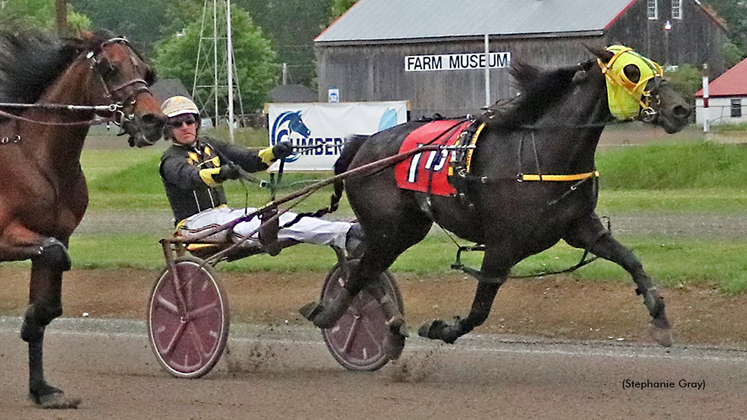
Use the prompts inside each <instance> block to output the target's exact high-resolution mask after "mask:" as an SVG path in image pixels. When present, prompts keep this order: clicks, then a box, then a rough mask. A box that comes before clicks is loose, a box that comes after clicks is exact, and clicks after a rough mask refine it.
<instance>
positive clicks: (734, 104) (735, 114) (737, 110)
mask: <svg viewBox="0 0 747 420" xmlns="http://www.w3.org/2000/svg"><path fill="white" fill-rule="evenodd" d="M741 116H742V100H741V99H732V100H731V117H732V118H739V117H741Z"/></svg>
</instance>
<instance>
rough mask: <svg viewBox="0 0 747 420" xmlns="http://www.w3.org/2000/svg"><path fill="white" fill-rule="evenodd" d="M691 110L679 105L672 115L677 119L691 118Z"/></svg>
mask: <svg viewBox="0 0 747 420" xmlns="http://www.w3.org/2000/svg"><path fill="white" fill-rule="evenodd" d="M690 112H692V111H691V110H690V107H689V106H683V105H677V106H675V107H674V108H673V109H672V113H673V114H674V116H675V117H677V118H687V117H689V116H690Z"/></svg>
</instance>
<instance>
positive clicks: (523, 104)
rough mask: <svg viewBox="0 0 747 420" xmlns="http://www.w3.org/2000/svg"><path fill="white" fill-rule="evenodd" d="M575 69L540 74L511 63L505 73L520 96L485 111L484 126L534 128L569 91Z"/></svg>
mask: <svg viewBox="0 0 747 420" xmlns="http://www.w3.org/2000/svg"><path fill="white" fill-rule="evenodd" d="M579 69H580V68H579V66H570V67H561V68H557V69H554V70H541V69H540V68H538V67H536V66H533V65H530V64H527V63H523V62H514V63H513V64H512V66H511V69H510V70H509V71H510V73H511V75H512V76H513V77H514V80H515V81H516V87H517V88H518V90H519V92H520V94H519V96H517V97H515V98H511V99H504V100H501V101H498V102H496V103H495V104H493V105H491V106H490V107H488V110H487V111H486V116H487V117H490V118H486V122H488V123H489V124H490V125H496V126H502V127H518V126H522V125H531V124H534V123H535V122H536V121H537V119H539V118H540V117H541V116H542V115H544V114H545V112H547V110H548V109H550V107H552V106H553V105H554V104H555V103H556V102H557V101H558V100H560V98H562V97H563V96H565V95H566V93H568V91H569V90H570V89H572V88H573V86H574V81H573V76H574V75H575V74H576V72H577V71H578V70H579Z"/></svg>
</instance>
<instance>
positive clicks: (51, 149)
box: [0, 32, 166, 408]
mask: <svg viewBox="0 0 747 420" xmlns="http://www.w3.org/2000/svg"><path fill="white" fill-rule="evenodd" d="M154 77H155V75H154V73H153V71H152V69H151V68H150V67H149V66H148V65H147V64H146V63H145V62H143V60H142V59H141V57H140V56H139V55H138V54H137V53H136V52H135V51H134V50H133V49H132V47H131V46H130V44H129V43H128V42H127V41H126V40H125V39H124V38H119V37H114V36H112V35H111V34H109V33H104V32H100V33H96V34H87V35H84V36H82V37H80V38H74V39H60V38H58V37H55V36H52V35H48V34H42V33H32V32H5V33H2V34H0V103H2V104H3V105H0V173H1V174H2V175H0V178H2V181H0V261H16V260H29V259H30V260H31V261H32V263H31V282H30V286H29V307H28V310H27V311H26V315H25V318H24V322H23V327H22V328H21V338H22V339H23V340H24V341H26V342H28V345H29V395H30V397H31V399H32V400H33V401H34V402H35V403H36V404H37V405H39V406H41V407H45V408H75V407H76V406H77V405H78V403H79V400H77V399H70V398H67V397H65V395H64V394H63V392H62V391H61V390H59V389H57V388H55V387H53V386H51V385H49V384H48V383H47V382H46V380H45V378H44V369H43V364H42V361H43V357H42V347H43V342H44V331H45V328H46V326H47V325H48V324H49V323H50V322H51V321H52V320H53V319H54V318H56V317H58V316H60V315H61V314H62V301H61V289H62V273H63V272H64V271H66V270H69V269H70V258H69V256H68V253H67V245H68V240H69V238H70V235H71V234H72V233H73V231H74V230H75V228H76V227H77V226H78V224H79V223H80V221H81V219H82V218H83V213H84V212H85V210H86V206H87V205H88V189H87V187H86V179H85V176H84V175H83V171H82V170H81V166H80V154H81V150H82V148H83V141H84V139H85V138H86V134H87V133H88V129H89V127H90V125H91V123H93V121H94V119H95V118H96V116H97V115H98V116H100V117H101V118H104V119H109V120H110V121H113V122H114V123H116V124H119V125H121V126H122V129H123V131H124V132H125V133H127V134H129V136H130V143H131V145H134V146H144V145H148V144H153V143H154V142H155V141H157V140H158V139H159V138H160V137H161V133H162V129H163V126H164V123H165V120H166V118H165V116H164V115H163V113H162V112H161V109H160V106H159V104H158V103H157V101H156V100H155V98H154V97H153V95H152V94H151V92H150V91H149V90H148V86H149V84H150V83H151V82H152V81H153V80H154ZM31 104H33V105H32V106H27V105H31Z"/></svg>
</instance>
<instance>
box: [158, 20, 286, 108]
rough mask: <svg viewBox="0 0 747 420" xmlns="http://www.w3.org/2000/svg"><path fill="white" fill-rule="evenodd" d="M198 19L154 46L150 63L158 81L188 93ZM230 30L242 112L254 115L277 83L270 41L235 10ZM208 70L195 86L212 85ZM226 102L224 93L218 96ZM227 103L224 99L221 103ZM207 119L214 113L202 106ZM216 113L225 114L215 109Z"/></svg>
mask: <svg viewBox="0 0 747 420" xmlns="http://www.w3.org/2000/svg"><path fill="white" fill-rule="evenodd" d="M201 26H202V23H201V21H200V20H199V19H197V21H195V20H194V17H193V20H192V23H190V24H189V25H187V26H186V27H185V28H184V29H183V32H179V33H175V34H173V35H171V36H169V37H168V38H166V39H165V40H164V41H162V42H161V43H159V44H158V46H157V47H156V51H155V56H154V58H153V62H154V64H155V67H156V69H157V71H158V73H159V75H160V77H162V78H167V77H171V78H177V79H179V80H181V82H182V83H183V84H184V86H187V87H188V88H189V89H191V87H192V85H193V82H194V77H195V64H196V62H197V54H198V48H199V44H200V29H201ZM231 26H232V29H233V31H232V35H233V36H232V41H233V49H234V56H235V58H236V63H235V64H236V73H237V75H236V76H237V78H238V81H239V83H240V87H241V100H242V103H243V106H244V111H246V112H255V111H258V110H260V109H262V107H263V106H264V103H265V102H266V101H267V93H268V91H269V90H270V89H271V88H272V87H274V86H275V84H276V83H277V71H276V70H277V67H278V65H277V61H276V54H275V52H274V51H273V49H272V47H271V44H270V41H269V40H267V39H266V38H265V37H264V36H263V35H262V32H261V30H260V29H259V28H257V27H256V26H255V25H254V23H253V22H252V19H251V17H250V16H249V14H248V13H247V12H246V11H244V10H242V9H241V8H239V7H236V6H234V7H232V9H231ZM212 84H213V73H212V69H207V68H206V69H205V70H201V72H200V74H198V75H197V85H198V86H199V85H212ZM219 94H220V95H221V96H222V97H223V98H227V96H228V92H227V90H226V91H225V92H219ZM224 102H227V99H226V100H224ZM205 107H206V109H204V111H205V112H207V113H208V115H213V114H214V113H215V110H214V109H213V108H214V105H213V104H212V103H208V104H206V105H205ZM218 111H219V112H220V113H225V110H223V109H219V110H218Z"/></svg>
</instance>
